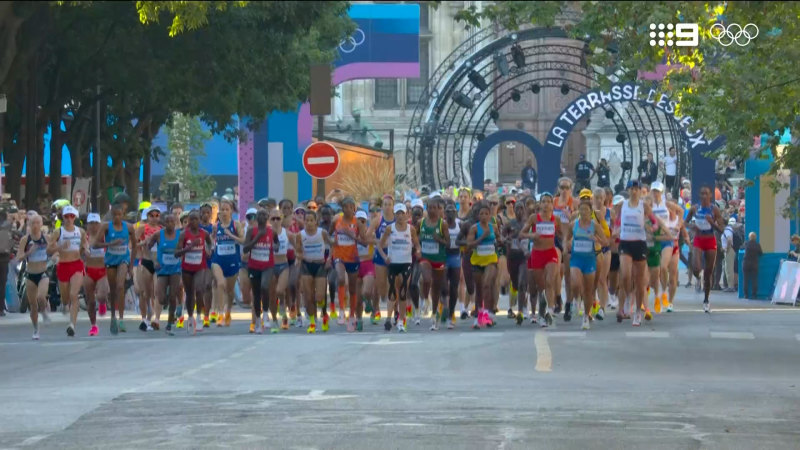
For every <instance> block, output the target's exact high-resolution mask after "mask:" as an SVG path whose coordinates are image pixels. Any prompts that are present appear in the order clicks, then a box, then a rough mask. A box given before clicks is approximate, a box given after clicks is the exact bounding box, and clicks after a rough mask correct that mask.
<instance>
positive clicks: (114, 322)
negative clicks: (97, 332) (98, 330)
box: [111, 316, 119, 336]
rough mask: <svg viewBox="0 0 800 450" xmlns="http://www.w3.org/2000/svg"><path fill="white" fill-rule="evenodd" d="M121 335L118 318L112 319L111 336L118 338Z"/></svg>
mask: <svg viewBox="0 0 800 450" xmlns="http://www.w3.org/2000/svg"><path fill="white" fill-rule="evenodd" d="M117 333H119V328H117V318H116V317H113V316H112V317H111V334H112V335H114V336H116V335H117Z"/></svg>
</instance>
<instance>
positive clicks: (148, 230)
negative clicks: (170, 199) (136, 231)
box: [109, 224, 161, 259]
mask: <svg viewBox="0 0 800 450" xmlns="http://www.w3.org/2000/svg"><path fill="white" fill-rule="evenodd" d="M109 228H111V227H109ZM159 230H161V227H151V226H150V225H148V224H144V234H143V235H142V238H141V239H140V242H144V241H146V240H147V239H149V238H150V236H152V235H154V234H156V233H158V232H159ZM156 245H157V244H153V246H152V247H150V250H149V251H150V253H147V251H145V252H144V253H143V254H142V259H150V258H152V257H153V255H154V254H155V253H156V252H157V251H158V247H156Z"/></svg>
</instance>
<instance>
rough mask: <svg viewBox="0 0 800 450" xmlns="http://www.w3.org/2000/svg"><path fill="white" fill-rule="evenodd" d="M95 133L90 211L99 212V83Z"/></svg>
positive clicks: (100, 156)
mask: <svg viewBox="0 0 800 450" xmlns="http://www.w3.org/2000/svg"><path fill="white" fill-rule="evenodd" d="M96 108H97V111H96V112H97V114H95V115H96V116H97V122H96V124H97V130H96V131H97V133H96V135H95V142H94V168H93V174H92V178H93V179H92V188H93V189H92V211H94V212H100V203H99V201H100V160H101V159H102V153H101V152H100V85H99V84H98V85H97V106H96Z"/></svg>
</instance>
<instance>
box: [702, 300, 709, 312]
mask: <svg viewBox="0 0 800 450" xmlns="http://www.w3.org/2000/svg"><path fill="white" fill-rule="evenodd" d="M703 312H704V313H706V314H711V303H709V302H703Z"/></svg>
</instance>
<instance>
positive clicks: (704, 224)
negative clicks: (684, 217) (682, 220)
mask: <svg viewBox="0 0 800 450" xmlns="http://www.w3.org/2000/svg"><path fill="white" fill-rule="evenodd" d="M694 222H695V224H696V225H697V228H699V229H701V230H703V231H708V230H710V229H711V224H710V223H708V221H707V220H706V218H705V216H703V217H702V218H700V217H695V219H694Z"/></svg>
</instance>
